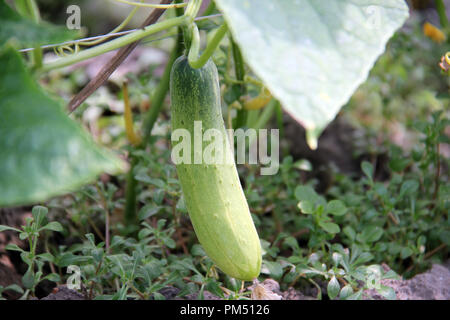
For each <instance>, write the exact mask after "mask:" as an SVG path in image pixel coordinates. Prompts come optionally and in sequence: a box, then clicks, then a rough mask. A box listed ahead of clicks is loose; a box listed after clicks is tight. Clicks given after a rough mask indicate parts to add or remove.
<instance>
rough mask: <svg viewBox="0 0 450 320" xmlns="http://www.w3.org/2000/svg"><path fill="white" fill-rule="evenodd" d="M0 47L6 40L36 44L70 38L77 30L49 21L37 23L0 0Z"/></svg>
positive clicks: (22, 44) (23, 43) (75, 34)
mask: <svg viewBox="0 0 450 320" xmlns="http://www.w3.org/2000/svg"><path fill="white" fill-rule="evenodd" d="M0 21H1V24H2V28H1V29H0V47H2V46H3V45H4V44H5V43H6V42H8V40H10V41H14V42H16V43H18V44H20V45H21V46H37V45H45V44H53V43H58V42H63V41H67V40H71V39H73V38H75V37H76V36H77V32H75V31H72V30H68V29H67V28H64V27H57V26H54V25H51V24H49V23H41V24H37V23H35V22H33V21H31V20H29V19H27V18H24V17H22V16H20V15H19V14H18V13H17V12H15V11H14V10H13V9H11V8H10V7H9V6H8V5H7V4H6V3H5V0H0Z"/></svg>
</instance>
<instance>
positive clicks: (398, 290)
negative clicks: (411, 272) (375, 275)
mask: <svg viewBox="0 0 450 320" xmlns="http://www.w3.org/2000/svg"><path fill="white" fill-rule="evenodd" d="M449 267H450V264H449V263H447V265H446V266H445V265H439V264H434V265H433V266H432V268H431V269H430V270H429V271H427V272H425V273H422V274H418V275H416V276H415V277H414V278H412V279H409V280H392V279H385V280H381V284H382V285H385V286H388V287H391V288H393V289H394V291H395V294H396V295H397V299H398V300H450V268H449ZM365 294H366V295H368V296H369V297H371V298H372V299H375V300H385V298H384V297H382V296H381V295H380V294H378V293H377V292H376V291H375V290H366V291H365Z"/></svg>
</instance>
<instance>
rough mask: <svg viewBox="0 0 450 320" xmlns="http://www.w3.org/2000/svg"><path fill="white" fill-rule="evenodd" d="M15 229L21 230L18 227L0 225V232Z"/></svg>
mask: <svg viewBox="0 0 450 320" xmlns="http://www.w3.org/2000/svg"><path fill="white" fill-rule="evenodd" d="M7 230H8V231H16V232H21V231H20V230H19V229H17V228H13V227H8V226H4V225H0V232H2V231H7Z"/></svg>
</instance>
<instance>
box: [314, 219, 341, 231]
mask: <svg viewBox="0 0 450 320" xmlns="http://www.w3.org/2000/svg"><path fill="white" fill-rule="evenodd" d="M319 226H320V227H321V228H322V229H323V230H325V231H326V232H328V233H331V234H336V233H339V232H340V231H341V229H340V228H339V226H338V225H337V224H336V223H333V222H324V221H320V222H319Z"/></svg>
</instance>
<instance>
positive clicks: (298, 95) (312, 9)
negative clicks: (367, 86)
mask: <svg viewBox="0 0 450 320" xmlns="http://www.w3.org/2000/svg"><path fill="white" fill-rule="evenodd" d="M216 4H217V6H218V8H219V9H220V10H221V11H222V13H223V14H224V17H225V20H226V22H227V24H228V26H229V28H230V30H231V33H232V34H233V37H234V39H235V40H236V42H237V44H238V45H239V47H240V48H241V50H242V54H243V56H244V58H245V60H246V62H247V63H248V64H249V65H250V67H251V68H252V69H253V71H254V72H255V73H256V74H257V75H258V76H259V77H261V79H262V80H263V81H264V82H265V84H266V85H267V86H268V88H269V89H270V91H271V92H272V94H273V95H274V97H276V98H277V99H279V100H280V101H281V103H282V105H283V107H284V108H285V109H286V111H287V112H288V113H289V114H290V115H291V116H293V117H294V118H295V119H296V120H297V121H298V122H300V123H301V124H303V125H304V127H305V128H306V129H307V131H308V132H310V133H312V134H311V136H312V137H317V136H318V133H320V131H322V130H323V128H325V127H326V125H327V124H328V123H329V122H330V121H331V120H333V118H334V117H335V116H336V114H337V112H338V111H339V109H340V108H341V106H342V105H344V104H345V103H346V102H347V101H348V100H349V98H350V97H351V96H352V94H353V92H354V91H355V90H356V88H357V87H358V86H359V85H360V84H361V83H362V82H364V81H365V80H366V78H367V76H368V74H369V71H370V69H371V68H372V67H373V65H374V63H375V61H376V60H377V58H378V57H379V56H380V55H381V54H382V53H383V52H384V49H385V45H386V43H387V41H388V40H389V38H390V37H391V36H392V35H393V34H394V32H395V31H396V30H397V29H398V28H399V27H401V26H402V25H403V23H404V21H405V20H406V18H407V17H408V12H409V10H408V6H407V5H406V3H405V1H404V0H374V1H367V0H364V1H354V0H335V1H317V0H297V1H273V0H258V1H256V0H253V1H250V0H245V1H242V0H217V1H216ZM310 140H311V142H310V145H313V144H314V142H315V141H314V140H315V139H310Z"/></svg>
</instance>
